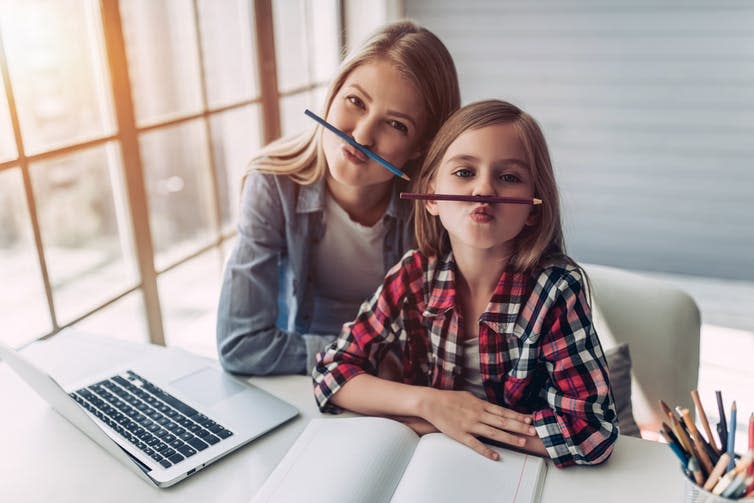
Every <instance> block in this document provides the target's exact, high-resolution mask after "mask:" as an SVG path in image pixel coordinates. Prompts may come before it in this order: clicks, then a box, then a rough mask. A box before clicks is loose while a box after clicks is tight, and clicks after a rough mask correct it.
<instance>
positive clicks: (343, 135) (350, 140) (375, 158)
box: [304, 110, 411, 180]
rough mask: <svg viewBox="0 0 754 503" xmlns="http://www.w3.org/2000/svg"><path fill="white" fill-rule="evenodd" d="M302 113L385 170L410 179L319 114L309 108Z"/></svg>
mask: <svg viewBox="0 0 754 503" xmlns="http://www.w3.org/2000/svg"><path fill="white" fill-rule="evenodd" d="M304 113H305V114H306V115H308V116H309V117H311V118H312V119H314V120H315V121H317V122H318V123H319V124H320V125H322V126H323V127H325V128H327V129H328V130H330V131H332V132H333V133H335V134H336V135H338V136H339V137H340V138H341V139H342V140H344V141H345V142H346V143H348V144H349V145H351V146H352V147H353V148H355V149H356V150H358V151H359V152H361V153H362V154H364V155H365V156H367V157H369V158H370V159H372V160H373V161H376V162H377V163H378V164H380V165H381V166H382V167H383V168H385V169H386V170H388V171H390V172H391V173H392V174H394V175H395V176H399V177H401V178H403V179H404V180H411V179H410V178H409V177H408V175H407V174H406V173H404V172H403V171H401V170H400V169H398V168H396V167H395V166H393V165H392V164H390V163H389V162H388V161H386V160H385V159H383V158H382V157H380V156H378V155H377V154H375V153H374V152H372V151H371V150H369V149H368V148H366V147H365V146H364V145H362V144H361V143H359V142H357V141H356V140H354V139H353V138H351V137H350V136H348V135H347V134H346V133H344V132H343V131H341V130H340V129H338V128H336V127H335V126H333V125H332V124H330V123H329V122H327V121H326V120H325V119H323V118H322V117H320V116H319V115H317V114H315V113H314V112H312V111H311V110H304Z"/></svg>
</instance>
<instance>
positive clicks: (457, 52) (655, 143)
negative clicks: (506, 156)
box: [404, 0, 754, 280]
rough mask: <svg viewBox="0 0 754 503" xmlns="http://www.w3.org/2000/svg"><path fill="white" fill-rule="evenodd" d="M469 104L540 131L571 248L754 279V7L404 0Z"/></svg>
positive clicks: (635, 262) (606, 259)
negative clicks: (492, 104)
mask: <svg viewBox="0 0 754 503" xmlns="http://www.w3.org/2000/svg"><path fill="white" fill-rule="evenodd" d="M404 8H405V13H406V15H407V17H410V18H412V19H414V20H416V21H418V22H420V23H422V24H424V25H425V26H427V27H428V28H430V29H432V30H433V31H434V32H435V33H436V34H437V35H438V36H439V37H440V38H441V39H442V40H443V41H444V42H445V44H446V45H447V46H448V48H449V50H450V51H451V53H452V54H453V57H454V58H455V61H456V65H457V67H458V70H459V74H460V79H461V89H462V95H463V102H464V103H468V102H471V101H475V100H479V99H484V98H491V97H497V98H502V99H506V100H509V101H512V102H513V103H516V104H517V105H519V106H521V107H522V108H524V109H525V110H527V111H528V112H529V113H531V114H532V115H533V116H534V117H535V118H537V119H538V121H539V122H540V124H541V125H542V127H543V129H544V132H545V136H546V137H547V139H548V142H549V145H550V149H551V154H552V157H553V162H554V166H555V168H556V172H557V176H558V181H559V184H560V187H561V192H562V194H563V201H562V205H563V210H564V218H565V224H566V237H567V242H568V246H569V252H570V253H571V254H572V255H573V256H574V257H576V258H577V259H578V260H583V261H588V262H593V263H599V264H607V265H614V266H619V267H624V268H632V269H642V270H651V271H666V272H675V273H685V274H692V275H703V276H712V277H722V278H736V279H747V280H754V219H753V218H752V215H754V169H753V168H754V163H752V158H754V2H747V1H734V0H728V1H719V2H713V1H709V2H703V1H686V2H677V1H669V0H658V1H655V0H652V1H649V0H637V1H630V2H629V1H623V2H617V1H616V2H602V1H598V0H593V1H590V0H573V1H569V2H560V1H554V0H550V1H541V2H536V3H534V2H525V3H524V2H511V1H483V0H475V1H464V2H458V1H455V0H406V1H405V2H404Z"/></svg>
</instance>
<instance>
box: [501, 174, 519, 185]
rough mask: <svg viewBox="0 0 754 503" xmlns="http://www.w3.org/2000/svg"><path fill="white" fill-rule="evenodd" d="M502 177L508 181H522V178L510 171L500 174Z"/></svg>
mask: <svg viewBox="0 0 754 503" xmlns="http://www.w3.org/2000/svg"><path fill="white" fill-rule="evenodd" d="M500 179H501V180H502V181H504V182H506V183H520V182H521V179H520V178H519V177H517V176H516V175H512V174H510V173H505V174H503V175H501V176H500Z"/></svg>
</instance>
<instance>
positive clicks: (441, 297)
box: [423, 252, 456, 318]
mask: <svg viewBox="0 0 754 503" xmlns="http://www.w3.org/2000/svg"><path fill="white" fill-rule="evenodd" d="M427 277H428V278H429V281H428V282H425V284H427V285H431V290H430V292H429V300H428V301H427V307H426V308H425V309H424V313H423V315H424V316H425V317H427V318H433V317H435V316H437V315H439V314H442V313H446V312H449V311H452V310H453V309H454V308H455V306H456V262H455V260H453V252H450V253H448V254H447V255H445V257H443V258H442V259H438V258H431V259H430V260H429V263H428V270H427Z"/></svg>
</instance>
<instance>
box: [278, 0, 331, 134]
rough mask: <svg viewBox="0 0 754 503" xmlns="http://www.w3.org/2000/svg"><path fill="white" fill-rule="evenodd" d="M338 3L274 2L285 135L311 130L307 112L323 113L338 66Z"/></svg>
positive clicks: (313, 0) (315, 0) (312, 0)
mask: <svg viewBox="0 0 754 503" xmlns="http://www.w3.org/2000/svg"><path fill="white" fill-rule="evenodd" d="M337 4H338V2H337V1H335V0H277V1H275V2H273V22H274V28H275V55H276V57H277V63H278V64H277V65H276V66H277V82H278V93H279V94H280V123H281V131H282V133H283V135H289V134H292V133H295V132H297V131H300V130H303V129H305V128H307V127H308V126H309V123H308V121H309V120H310V119H307V118H306V116H305V115H304V109H306V108H311V109H313V110H315V111H320V108H321V107H322V104H323V103H324V100H325V93H326V92H327V84H328V83H329V79H330V77H332V75H333V74H334V73H335V70H336V69H337V66H338V62H339V59H338V51H339V46H340V42H339V35H338V34H339V32H340V30H339V28H338V24H339V21H338V18H337V16H334V15H333V13H334V12H337V11H338V6H337Z"/></svg>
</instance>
